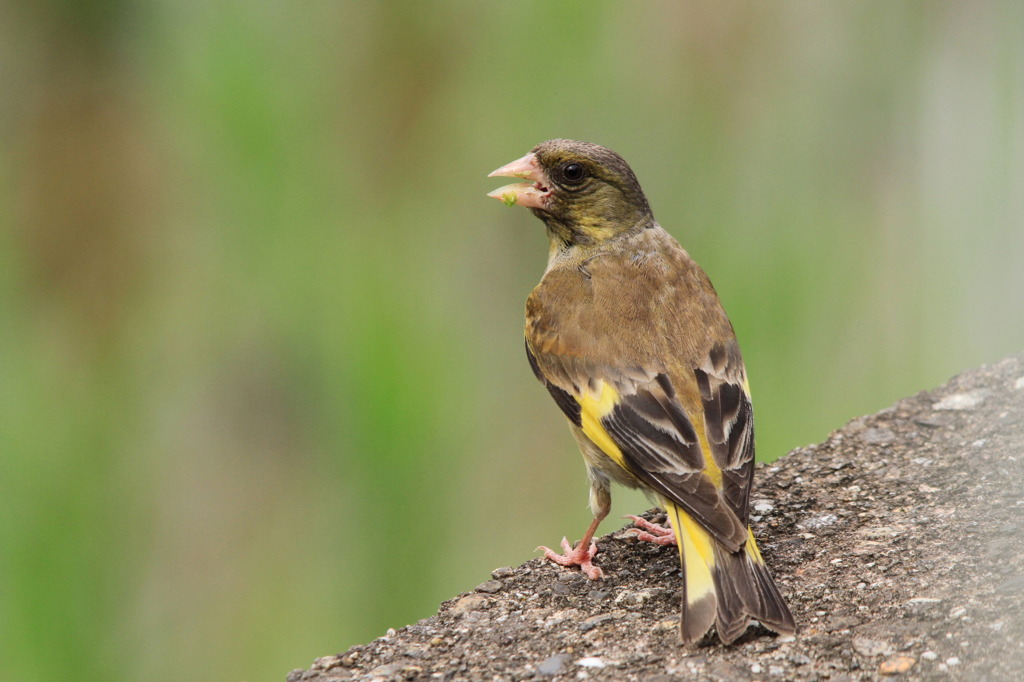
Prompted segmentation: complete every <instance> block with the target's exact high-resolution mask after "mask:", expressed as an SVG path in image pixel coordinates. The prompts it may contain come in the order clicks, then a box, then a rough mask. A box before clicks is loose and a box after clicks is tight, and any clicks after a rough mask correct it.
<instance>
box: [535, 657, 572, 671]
mask: <svg viewBox="0 0 1024 682" xmlns="http://www.w3.org/2000/svg"><path fill="white" fill-rule="evenodd" d="M568 660H569V654H555V655H554V656H551V657H549V658H546V659H544V662H543V663H541V664H540V665H538V666H537V672H539V673H540V674H541V675H557V674H558V673H560V672H562V669H563V668H565V664H566V662H567V661H568Z"/></svg>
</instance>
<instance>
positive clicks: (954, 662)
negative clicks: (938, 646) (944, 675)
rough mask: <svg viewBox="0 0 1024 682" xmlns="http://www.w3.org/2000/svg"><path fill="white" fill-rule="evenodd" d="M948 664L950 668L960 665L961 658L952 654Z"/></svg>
mask: <svg viewBox="0 0 1024 682" xmlns="http://www.w3.org/2000/svg"><path fill="white" fill-rule="evenodd" d="M946 665H948V666H949V667H950V668H952V667H953V666H955V665H960V659H959V658H957V657H956V656H950V657H949V658H947V659H946Z"/></svg>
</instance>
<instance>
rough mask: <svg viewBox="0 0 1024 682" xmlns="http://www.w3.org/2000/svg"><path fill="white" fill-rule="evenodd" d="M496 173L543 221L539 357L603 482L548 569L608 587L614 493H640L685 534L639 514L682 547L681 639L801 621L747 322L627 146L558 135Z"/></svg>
mask: <svg viewBox="0 0 1024 682" xmlns="http://www.w3.org/2000/svg"><path fill="white" fill-rule="evenodd" d="M488 177H512V178H517V179H519V180H522V181H523V182H517V183H513V184H510V185H506V186H504V187H501V188H499V189H496V190H494V191H493V192H490V193H489V194H488V196H490V197H493V198H496V199H500V200H501V201H503V202H504V203H505V204H507V205H509V206H515V205H518V206H523V207H526V208H529V209H530V211H531V212H532V213H533V214H534V215H535V216H536V217H538V218H540V220H541V221H542V222H543V223H544V226H545V228H546V232H547V237H548V240H549V252H548V263H547V268H546V270H545V271H544V274H543V276H542V278H541V280H540V283H539V284H538V285H537V286H536V287H535V288H534V289H533V291H532V292H531V293H530V294H529V296H528V298H527V301H526V326H525V336H526V355H527V359H528V360H529V364H530V366H531V368H532V369H533V372H534V374H535V375H536V377H537V379H538V380H539V381H540V382H541V383H542V384H543V385H544V387H545V388H546V389H547V390H548V392H549V393H550V395H551V397H552V398H553V399H554V402H555V404H556V405H557V406H558V407H559V408H560V409H561V411H562V412H563V413H564V415H565V417H566V419H567V420H568V422H569V428H570V430H571V431H572V435H573V436H574V437H575V439H576V441H577V443H578V444H579V448H580V451H581V453H582V455H583V459H584V462H585V464H586V468H587V473H588V478H589V483H590V508H591V511H592V513H593V516H594V518H593V521H592V522H591V523H590V525H589V527H588V528H587V530H586V532H585V533H584V534H583V538H582V540H581V541H580V542H579V543H577V544H576V545H575V546H573V545H571V544H570V543H569V542H568V540H567V539H564V538H563V540H562V550H563V553H561V554H559V553H557V552H555V551H553V550H551V549H549V548H547V547H538V550H543V551H544V555H545V557H546V558H547V559H549V560H551V561H553V562H555V563H557V564H560V565H562V566H566V567H572V566H579V567H580V570H582V571H583V572H584V573H585V574H586V575H587V577H588V578H591V579H594V580H596V579H600V578H601V577H602V576H603V571H602V569H601V568H600V567H599V566H596V565H595V564H594V556H595V555H596V554H597V551H598V548H597V544H596V542H595V541H594V533H595V532H596V530H597V528H598V525H599V524H600V523H601V521H602V520H604V518H605V517H606V516H607V515H608V513H609V510H610V507H611V483H612V482H613V481H614V482H616V483H619V484H622V485H625V486H627V487H630V488H638V489H641V490H642V491H644V492H645V493H646V494H647V495H648V497H649V498H651V499H652V500H653V501H654V502H655V503H656V504H658V505H659V506H660V507H661V508H662V509H664V510H665V512H666V516H667V519H668V523H669V524H670V528H664V527H663V526H661V525H658V524H654V523H650V522H648V521H646V520H645V519H642V518H640V517H635V516H632V517H629V518H632V519H633V520H634V521H635V522H637V525H638V526H639V528H638V529H637V531H636V532H637V534H638V537H640V538H641V539H643V540H650V541H654V542H658V543H659V544H675V545H676V546H677V547H678V552H679V559H680V563H681V569H682V570H681V573H682V577H683V581H684V588H683V591H682V593H683V597H682V605H681V617H680V628H679V632H680V637H681V639H682V641H683V643H684V644H692V643H697V642H699V641H701V640H703V639H704V637H705V636H706V635H708V633H709V632H710V630H711V627H712V625H714V626H715V630H716V632H717V635H718V638H719V639H720V641H721V642H722V643H723V644H726V645H728V644H731V643H732V642H734V641H735V640H736V639H738V638H739V637H740V636H741V635H742V634H743V633H744V632H745V631H746V630H747V628H748V626H749V625H750V623H751V620H756V621H758V622H760V623H761V624H762V625H764V626H766V627H767V628H769V629H770V630H773V631H774V632H776V633H778V634H780V635H792V634H793V633H794V632H795V631H796V624H795V621H794V619H793V616H792V614H791V613H790V610H789V607H788V606H787V605H786V601H785V599H784V598H783V596H782V594H781V593H780V592H779V589H778V587H777V586H776V584H775V581H774V580H773V578H772V576H771V574H770V573H769V571H768V567H767V566H766V565H765V561H764V558H763V557H762V555H761V552H760V550H759V549H758V546H757V541H756V540H755V539H754V534H753V531H752V530H751V529H750V526H749V520H750V516H749V502H750V491H751V485H752V482H753V475H754V421H753V407H752V403H751V398H750V386H749V383H748V380H747V372H746V369H745V367H744V364H743V357H742V355H741V353H740V347H739V344H738V342H737V340H736V334H735V332H734V330H733V326H732V324H731V322H730V321H729V318H728V317H727V316H726V313H725V310H724V308H723V307H722V304H721V302H720V301H719V298H718V294H717V293H716V291H715V289H714V287H713V286H712V284H711V281H710V279H709V278H708V276H707V274H705V272H704V270H703V269H701V267H700V266H699V265H697V263H696V262H695V261H694V260H693V259H692V258H691V257H690V255H689V254H688V253H687V252H686V251H685V250H684V249H683V247H682V246H680V244H679V242H678V241H676V239H675V238H673V237H672V236H671V235H670V234H669V233H668V232H666V231H665V230H664V229H663V228H662V227H661V226H660V225H659V224H658V222H657V221H656V220H655V219H654V214H653V213H652V211H651V207H650V204H649V203H648V200H647V197H646V195H645V194H644V191H643V189H642V188H641V187H640V183H639V182H638V180H637V178H636V175H635V174H634V173H633V170H632V169H631V168H630V167H629V165H628V164H627V163H626V161H625V160H624V159H623V158H622V157H621V156H619V155H618V154H617V153H615V152H614V151H612V150H610V149H608V148H606V147H602V146H600V145H597V144H593V143H589V142H580V141H576V140H567V139H555V140H548V141H547V142H542V143H541V144H539V145H537V146H536V147H534V148H533V149H532V150H531V151H530V152H529V153H528V154H526V155H525V156H523V157H522V158H519V159H517V160H515V161H513V162H511V163H508V164H506V165H504V166H502V167H501V168H498V169H497V170H495V171H494V172H492V173H490V175H489V176H488Z"/></svg>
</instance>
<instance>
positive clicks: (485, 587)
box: [476, 580, 501, 594]
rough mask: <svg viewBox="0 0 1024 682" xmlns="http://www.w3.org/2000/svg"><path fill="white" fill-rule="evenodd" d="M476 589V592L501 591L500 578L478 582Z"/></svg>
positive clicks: (492, 592)
mask: <svg viewBox="0 0 1024 682" xmlns="http://www.w3.org/2000/svg"><path fill="white" fill-rule="evenodd" d="M476 591H477V592H485V593H487V594H494V593H495V592H500V591H501V581H500V580H488V581H487V582H485V583H480V584H479V585H477V586H476Z"/></svg>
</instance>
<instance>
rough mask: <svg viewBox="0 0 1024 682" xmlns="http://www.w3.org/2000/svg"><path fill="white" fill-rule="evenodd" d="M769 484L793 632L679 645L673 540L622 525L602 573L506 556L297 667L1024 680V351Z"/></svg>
mask: <svg viewBox="0 0 1024 682" xmlns="http://www.w3.org/2000/svg"><path fill="white" fill-rule="evenodd" d="M751 504H752V514H753V517H752V525H753V527H754V532H755V533H756V535H757V536H758V540H759V543H760V545H761V549H762V552H763V553H764V555H765V559H766V560H767V562H768V565H769V566H770V567H771V569H772V571H773V573H774V574H775V576H776V579H777V581H778V583H779V586H780V588H781V590H782V592H783V594H785V595H786V597H787V599H788V600H789V604H790V606H791V608H792V610H793V614H794V616H795V617H796V619H797V624H798V627H799V631H798V633H797V635H796V636H795V637H793V638H787V639H782V638H779V637H776V636H774V635H771V634H770V633H768V632H767V631H766V630H764V629H763V628H761V627H760V626H755V627H752V628H751V629H750V630H748V632H747V634H746V635H744V636H743V637H742V638H741V639H740V640H739V641H738V642H737V643H735V644H734V645H732V646H728V647H726V646H722V645H721V644H719V643H718V640H717V639H715V638H714V637H708V638H705V641H704V642H702V643H701V644H700V645H699V646H694V647H688V648H687V647H683V646H681V645H680V643H679V635H678V631H677V630H678V622H679V598H680V594H679V591H680V587H681V585H680V581H681V577H680V572H679V563H678V557H677V555H676V550H675V548H674V547H660V546H655V545H652V544H649V543H643V542H637V541H636V540H635V539H634V538H633V537H632V534H631V533H629V532H625V531H618V532H616V533H612V534H611V535H607V536H605V537H603V538H600V539H599V540H598V545H599V547H600V553H599V554H598V556H597V563H598V565H600V566H601V567H603V569H604V571H605V574H606V578H605V579H604V580H601V581H597V582H592V581H589V580H586V579H585V578H584V577H583V576H582V575H581V574H580V573H579V572H578V571H576V570H569V569H565V568H560V567H557V566H554V565H552V564H549V563H546V562H543V561H540V560H537V559H535V560H531V561H528V562H526V563H525V564H523V565H522V566H518V567H515V568H499V569H496V570H495V571H494V572H493V573H492V574H491V575H490V576H482V578H486V579H485V580H483V581H482V583H481V584H480V585H479V586H478V587H477V588H476V589H475V590H474V591H472V592H467V593H465V594H461V595H459V596H457V597H455V598H453V599H451V600H449V601H446V602H444V603H443V604H442V605H441V608H440V610H439V611H438V613H437V614H436V615H434V616H431V617H430V618H427V619H425V620H422V621H420V622H419V623H416V624H414V625H409V626H406V627H403V628H399V629H397V630H393V631H389V632H388V634H387V635H385V636H383V637H380V638H379V639H376V640H374V641H372V642H370V643H369V644H364V645H361V646H355V647H352V648H351V649H349V650H348V651H346V652H344V653H340V654H337V655H333V656H326V657H323V658H320V659H317V660H316V661H314V662H313V665H312V667H311V668H310V669H309V670H295V671H292V672H291V673H290V674H289V675H288V682H300V681H302V682H329V681H332V680H430V679H438V680H523V679H535V678H545V677H546V678H552V679H556V680H567V679H584V680H585V679H595V680H675V679H687V680H793V679H795V680H804V679H808V680H815V679H830V680H862V679H879V678H882V677H890V676H891V677H900V678H904V679H914V680H917V679H928V680H931V679H962V680H1024V354H1020V355H1015V356H1012V357H1009V358H1006V359H1005V360H1003V361H1001V362H999V363H997V364H994V365H990V366H984V367H981V368H979V369H977V370H973V371H970V372H965V373H964V374H961V375H959V376H956V377H954V378H953V379H952V380H951V381H950V382H949V383H947V384H946V385H944V386H942V387H940V388H938V389H936V390H934V391H928V392H924V393H920V394H918V395H916V396H913V397H910V398H907V399H905V400H901V401H900V402H898V403H897V404H895V405H894V406H892V407H890V408H888V409H885V410H883V411H881V412H879V413H878V414H875V415H871V416H868V417H861V418H858V419H855V420H853V421H851V422H850V423H849V424H847V425H846V426H845V427H844V428H843V429H841V430H839V431H836V432H834V433H833V434H832V435H831V436H830V437H829V439H828V440H827V441H825V442H824V443H822V444H820V445H815V446H810V447H805V448H798V449H796V450H794V451H793V452H791V453H790V454H788V455H787V456H786V457H783V458H782V459H779V460H778V461H776V462H773V463H772V464H769V465H766V466H762V467H759V469H758V472H757V474H756V479H755V488H754V494H753V497H752V500H751ZM647 516H648V518H653V519H658V518H659V514H658V513H657V512H651V513H649V514H647ZM661 516H663V515H661Z"/></svg>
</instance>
